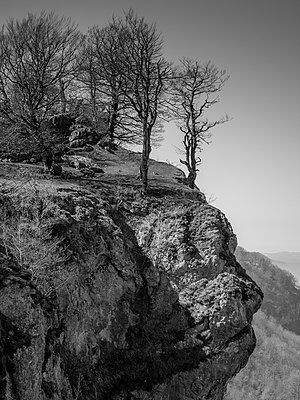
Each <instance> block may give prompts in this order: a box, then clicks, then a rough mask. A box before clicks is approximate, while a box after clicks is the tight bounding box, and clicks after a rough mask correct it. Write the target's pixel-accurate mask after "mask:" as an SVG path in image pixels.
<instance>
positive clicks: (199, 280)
mask: <svg viewBox="0 0 300 400" xmlns="http://www.w3.org/2000/svg"><path fill="white" fill-rule="evenodd" d="M52 185H54V187H52V188H51V193H49V192H47V191H46V192H45V190H44V182H43V181H40V182H38V183H36V184H35V186H34V196H35V197H34V200H32V199H31V200H30V199H28V193H27V192H26V190H24V188H23V189H22V190H23V191H18V194H17V196H16V195H15V193H14V192H13V191H12V192H11V191H10V190H9V189H7V188H6V191H5V193H3V194H2V196H1V202H2V204H1V206H2V207H1V210H2V218H1V221H2V225H1V226H2V228H1V229H2V233H3V232H4V231H5V229H4V228H3V226H4V225H3V224H4V223H5V224H6V226H7V225H9V228H10V229H11V230H8V231H6V232H10V233H11V235H12V234H13V233H12V232H13V230H14V229H15V230H16V231H18V232H21V233H22V232H24V234H25V232H27V233H26V234H27V235H28V236H27V238H28V239H27V241H26V246H27V247H26V249H25V248H24V252H25V251H26V252H27V253H28V254H27V253H26V254H25V253H24V254H21V253H20V251H22V248H20V246H19V248H18V247H17V245H16V244H13V243H15V242H11V241H8V239H7V238H8V233H7V234H6V236H5V235H3V234H2V235H1V236H2V245H1V246H0V257H1V258H0V263H1V266H0V331H1V332H0V399H1V400H20V399H22V400H47V399H52V400H61V399H64V400H75V399H76V400H80V399H82V400H83V399H85V400H97V399H98V400H99V399H101V400H102V399H103V400H104V399H110V400H129V399H132V400H133V399H136V400H137V399H138V400H142V399H143V400H150V399H152V400H196V399H203V400H204V399H210V400H221V399H222V397H223V394H224V391H225V389H226V384H227V381H228V380H229V379H230V377H232V376H233V375H234V374H236V373H237V372H238V371H239V370H240V369H241V368H242V367H243V366H244V365H245V364H246V363H247V360H248V357H249V355H250V354H251V352H252V351H253V349H254V347H255V336H254V333H253V330H252V328H251V321H252V316H253V313H255V312H256V310H257V309H258V308H259V306H260V304H261V300H262V293H261V291H260V289H259V288H258V286H257V285H256V284H255V283H254V282H253V281H252V280H251V279H250V278H249V277H248V276H247V275H246V273H245V271H244V269H243V268H242V267H241V266H240V265H239V264H238V263H237V261H236V259H235V257H234V255H233V253H234V250H235V247H236V238H235V235H234V233H233V231H232V228H231V226H230V224H229V222H228V221H227V219H226V217H225V216H224V214H223V213H221V212H220V211H219V210H217V209H216V208H214V207H213V206H211V205H209V204H208V203H207V202H206V201H205V200H204V199H203V196H201V195H198V196H194V195H193V196H191V195H189V192H187V193H183V192H182V193H180V194H179V193H177V192H174V193H173V194H170V192H169V191H168V193H167V194H166V195H165V196H162V195H161V192H160V193H159V194H160V196H152V197H151V196H150V197H149V198H147V199H137V194H136V191H134V189H132V190H131V191H130V190H129V189H128V193H127V195H126V190H124V191H123V192H122V194H120V193H116V190H115V189H111V188H109V185H107V186H105V185H104V184H103V188H102V189H101V190H100V189H99V191H98V192H95V191H94V193H92V192H91V191H90V190H89V189H83V188H82V187H80V186H78V187H75V185H73V186H72V187H70V185H68V184H67V183H62V182H61V181H60V182H57V183H55V182H54V183H52ZM37 193H38V194H37ZM133 197H134V198H135V200H133ZM22 199H23V200H22ZM20 204H22V207H20ZM26 204H28V205H30V207H29V206H28V207H27V208H26ZM137 205H138V206H137ZM29 209H31V210H32V209H34V210H35V212H32V213H30V212H29V211H28V210H29ZM33 214H34V215H33ZM20 216H21V217H22V218H21V220H22V224H23V225H22V229H23V226H24V224H25V226H26V230H24V231H23V230H22V229H21V227H20ZM33 228H34V229H39V231H38V232H39V236H35V233H34V232H35V230H34V229H33ZM3 229H4V230H3ZM18 243H19V245H21V244H22V243H23V242H22V241H19V242H18ZM40 249H43V252H42V253H41V250H40ZM17 250H18V251H19V252H18V251H17ZM38 251H40V252H38ZM30 252H31V253H30ZM41 254H43V256H41ZM43 257H44V258H46V259H47V262H43ZM24 260H27V263H26V262H24ZM28 260H29V261H28Z"/></svg>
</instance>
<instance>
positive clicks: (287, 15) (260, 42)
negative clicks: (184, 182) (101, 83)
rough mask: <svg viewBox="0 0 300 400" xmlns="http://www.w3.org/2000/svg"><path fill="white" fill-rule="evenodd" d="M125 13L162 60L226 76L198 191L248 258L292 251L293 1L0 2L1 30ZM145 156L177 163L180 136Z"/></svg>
mask: <svg viewBox="0 0 300 400" xmlns="http://www.w3.org/2000/svg"><path fill="white" fill-rule="evenodd" d="M130 7H132V8H133V9H134V10H135V11H136V12H137V13H138V14H139V15H140V16H144V17H145V18H146V19H147V20H148V21H149V22H156V24H157V29H158V30H159V31H161V32H162V34H163V36H164V39H165V53H166V56H167V57H168V58H169V59H170V60H173V61H175V62H176V60H177V59H178V58H179V57H182V56H185V57H193V58H197V59H198V60H200V61H201V62H206V61H208V60H211V61H212V62H213V63H215V64H216V65H217V66H218V67H220V68H224V69H226V70H227V72H228V73H229V74H230V80H229V81H228V82H227V84H226V86H225V88H224V89H223V91H222V92H221V94H220V100H221V101H220V103H219V104H218V107H217V109H216V111H218V115H220V116H221V115H223V114H224V113H225V112H226V113H228V114H229V115H230V116H231V117H232V121H230V122H228V123H227V124H225V125H221V126H219V127H217V128H216V129H215V130H214V132H213V137H212V143H211V144H210V145H209V146H206V147H205V148H204V149H203V152H202V156H201V157H202V161H203V164H202V166H201V171H200V173H199V177H198V180H197V184H198V186H199V187H200V189H201V190H202V191H204V192H205V193H206V195H207V197H208V198H210V197H212V198H215V199H216V200H215V201H214V202H213V205H215V206H216V207H218V208H220V209H221V210H222V211H224V212H225V214H226V215H227V217H228V219H229V220H230V222H231V224H232V226H233V229H234V231H235V232H236V234H237V236H238V241H239V244H240V245H241V246H243V247H245V248H246V249H247V250H249V251H260V252H275V251H283V250H286V251H300V210H299V208H300V185H299V172H300V157H299V151H300V128H299V126H300V110H299V106H300V24H299V15H300V3H299V1H292V0H284V1H283V0H281V1H278V0H277V1H274V0H260V1H258V0H252V1H249V0H247V1H244V0H218V1H217V0H196V1H194V0H180V1H178V0H173V1H171V0H168V1H165V0H159V1H158V0H147V1H143V0H140V1H138V0H132V1H130V0H124V1H121V0H105V1H103V0H97V1H96V0H84V1H83V0H80V1H77V0H76V1H71V0H69V1H66V0H51V1H49V0H47V1H45V0H31V1H30V0H22V1H15V0H1V5H0V23H1V25H2V24H4V23H5V21H6V20H7V19H8V18H9V17H14V18H21V17H23V16H25V15H26V14H27V12H28V11H30V12H40V11H41V10H42V9H45V10H47V11H51V10H54V11H56V12H57V13H58V14H61V15H62V14H63V15H65V16H67V17H71V18H72V19H73V20H75V21H76V22H77V23H78V24H79V27H80V29H81V30H82V31H83V32H85V31H86V29H87V28H88V26H92V25H94V24H98V25H100V26H103V25H105V24H106V22H107V21H108V20H109V19H110V18H111V16H112V14H113V13H115V14H116V15H120V14H122V10H128V9H129V8H130ZM165 137H166V139H165V144H164V145H163V146H162V147H161V148H160V149H159V150H157V151H155V152H154V153H153V154H152V156H153V158H158V159H160V160H162V161H163V160H166V159H167V160H169V161H170V162H172V163H175V164H177V163H178V158H179V155H178V154H177V153H176V148H175V147H174V146H179V147H180V142H181V138H180V133H179V132H178V130H177V129H176V127H175V126H172V125H169V126H168V127H167V128H166V133H165Z"/></svg>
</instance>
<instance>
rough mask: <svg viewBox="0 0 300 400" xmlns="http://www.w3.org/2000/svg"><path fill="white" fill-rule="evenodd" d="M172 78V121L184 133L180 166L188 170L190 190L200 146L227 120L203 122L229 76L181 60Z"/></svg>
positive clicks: (186, 60)
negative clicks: (174, 120) (173, 107)
mask: <svg viewBox="0 0 300 400" xmlns="http://www.w3.org/2000/svg"><path fill="white" fill-rule="evenodd" d="M174 75H175V76H174V79H173V80H172V82H173V89H174V93H175V95H174V100H175V118H176V120H177V124H178V126H179V129H180V130H181V132H182V133H183V145H184V153H185V159H184V160H180V162H181V163H182V164H183V165H185V166H186V167H187V170H188V177H187V183H188V185H189V186H190V187H191V188H192V189H193V188H194V187H195V180H196V178H197V172H198V166H199V165H200V163H201V159H200V157H199V153H200V152H201V150H202V145H203V144H204V143H206V144H208V143H209V138H210V137H211V129H212V128H213V127H215V126H216V125H219V124H223V123H225V122H227V121H228V120H229V117H228V116H227V115H225V116H224V117H222V118H220V119H218V120H213V121H209V119H208V118H206V112H207V110H208V109H209V108H210V107H212V106H214V105H215V104H217V103H218V102H219V98H218V96H217V93H218V92H220V90H221V89H222V88H223V86H224V84H225V82H226V81H227V80H228V78H229V76H228V75H226V71H225V70H220V69H218V68H217V67H216V66H214V65H213V64H211V63H210V62H208V63H206V64H203V65H201V64H200V63H199V62H198V61H195V60H191V59H183V60H181V65H180V67H179V68H178V70H177V71H175V73H174Z"/></svg>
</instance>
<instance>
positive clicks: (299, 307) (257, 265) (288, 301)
mask: <svg viewBox="0 0 300 400" xmlns="http://www.w3.org/2000/svg"><path fill="white" fill-rule="evenodd" d="M235 256H236V258H237V260H238V262H239V263H240V264H241V265H242V267H243V268H245V270H246V271H247V274H248V275H249V276H250V277H251V278H252V279H253V280H254V281H255V282H256V283H257V284H258V285H259V286H260V288H261V289H262V291H263V293H264V301H263V304H262V307H261V310H262V311H263V312H264V313H265V314H266V315H268V316H272V317H273V318H275V319H276V320H277V321H278V322H279V323H280V324H281V325H282V326H283V327H284V328H285V329H288V330H290V331H292V332H294V333H296V334H298V335H299V334H300V287H299V286H298V285H297V279H296V277H295V276H294V275H293V274H291V273H290V272H288V271H287V270H284V269H281V268H280V267H278V266H277V265H275V264H274V263H273V262H272V260H271V259H269V258H268V257H267V256H265V255H263V254H261V253H258V252H248V251H246V250H244V249H243V248H242V247H238V248H237V250H236V252H235Z"/></svg>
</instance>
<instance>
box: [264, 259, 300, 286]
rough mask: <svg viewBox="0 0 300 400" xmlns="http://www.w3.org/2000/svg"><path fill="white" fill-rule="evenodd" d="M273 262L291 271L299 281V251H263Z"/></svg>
mask: <svg viewBox="0 0 300 400" xmlns="http://www.w3.org/2000/svg"><path fill="white" fill-rule="evenodd" d="M264 255H265V256H267V257H268V258H270V260H271V261H272V263H273V264H275V265H278V267H280V268H283V269H285V270H287V271H289V272H291V273H292V274H293V275H294V276H295V277H296V278H297V280H298V282H299V283H300V252H289V251H281V252H277V253H264Z"/></svg>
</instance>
